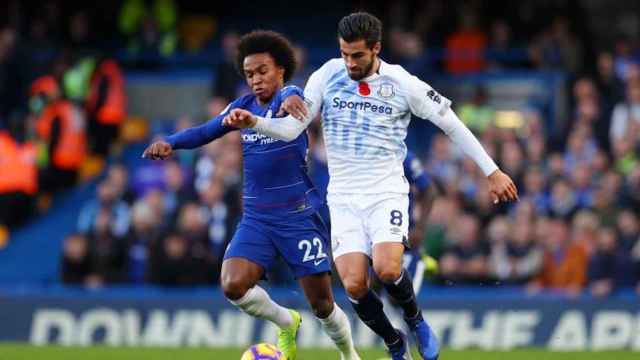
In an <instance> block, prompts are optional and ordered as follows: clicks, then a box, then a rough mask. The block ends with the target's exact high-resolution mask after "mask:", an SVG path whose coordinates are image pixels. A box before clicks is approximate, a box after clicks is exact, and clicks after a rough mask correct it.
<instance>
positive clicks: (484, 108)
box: [458, 86, 495, 133]
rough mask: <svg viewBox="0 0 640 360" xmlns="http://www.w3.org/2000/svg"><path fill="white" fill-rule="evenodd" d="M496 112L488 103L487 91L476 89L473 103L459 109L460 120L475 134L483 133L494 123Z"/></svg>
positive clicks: (479, 87)
mask: <svg viewBox="0 0 640 360" xmlns="http://www.w3.org/2000/svg"><path fill="white" fill-rule="evenodd" d="M494 113H495V110H494V108H493V106H491V105H489V103H488V96H487V89H485V88H484V87H482V86H478V87H476V89H475V91H474V93H473V97H472V98H471V101H470V102H468V103H464V104H462V106H460V108H459V109H458V115H459V116H460V120H462V122H464V123H465V125H467V127H469V129H471V130H472V131H473V132H475V133H482V132H484V130H485V129H486V128H487V126H489V125H491V123H492V122H493V116H494Z"/></svg>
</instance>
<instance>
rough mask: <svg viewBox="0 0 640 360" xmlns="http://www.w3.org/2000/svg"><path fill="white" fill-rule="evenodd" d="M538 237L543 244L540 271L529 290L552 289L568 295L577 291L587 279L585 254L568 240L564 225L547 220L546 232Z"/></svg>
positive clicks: (580, 289) (533, 291)
mask: <svg viewBox="0 0 640 360" xmlns="http://www.w3.org/2000/svg"><path fill="white" fill-rule="evenodd" d="M539 239H540V240H541V242H542V244H543V247H544V258H543V265H542V272H541V273H540V274H538V276H536V277H535V278H534V279H533V280H532V282H530V283H529V286H528V291H529V293H531V294H535V293H537V292H539V291H540V290H542V289H553V290H557V291H561V292H563V293H565V294H567V295H570V296H576V295H578V294H580V292H581V291H582V288H583V287H584V286H585V284H586V281H587V275H586V272H587V254H586V252H585V250H584V248H583V247H582V246H581V245H579V244H576V243H573V242H572V241H571V239H570V237H569V229H568V227H567V224H565V223H564V221H562V220H560V219H553V220H550V221H549V223H548V233H547V234H546V236H544V237H541V238H539Z"/></svg>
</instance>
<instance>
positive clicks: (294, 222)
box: [143, 30, 360, 360]
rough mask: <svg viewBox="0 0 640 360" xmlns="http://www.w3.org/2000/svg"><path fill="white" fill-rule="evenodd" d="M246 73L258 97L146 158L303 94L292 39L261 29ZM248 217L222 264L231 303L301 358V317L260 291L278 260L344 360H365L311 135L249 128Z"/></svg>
mask: <svg viewBox="0 0 640 360" xmlns="http://www.w3.org/2000/svg"><path fill="white" fill-rule="evenodd" d="M236 62H237V66H238V69H239V70H240V71H241V72H242V74H243V75H244V76H245V78H246V81H247V84H248V85H249V87H250V88H251V91H252V93H251V94H249V95H246V96H243V97H241V98H239V99H237V100H235V101H233V102H232V103H231V104H229V106H228V107H227V108H226V109H225V110H224V111H223V112H222V113H221V114H220V115H219V116H216V117H215V118H213V119H212V120H210V121H208V122H207V123H205V124H204V125H201V126H198V127H194V128H190V129H185V130H183V131H181V132H178V133H176V134H174V135H171V136H168V137H166V138H165V139H164V140H161V141H157V142H155V143H153V144H151V145H150V146H149V147H148V148H147V149H146V150H145V152H144V154H143V157H148V158H151V159H166V158H167V157H169V156H171V154H172V153H173V151H174V150H178V149H193V148H196V147H199V146H202V145H204V144H207V143H209V142H211V141H213V140H215V139H217V138H220V137H222V136H224V135H225V134H226V133H228V132H230V131H234V130H238V129H237V128H233V127H230V126H227V125H224V124H223V118H224V117H225V116H227V115H228V114H229V113H230V111H232V110H233V109H244V110H247V111H250V112H251V113H253V114H256V115H260V116H265V117H273V116H275V115H277V113H278V112H279V110H280V107H281V102H282V99H283V98H285V97H286V96H288V95H290V94H291V93H295V94H298V95H300V96H302V90H301V89H299V88H297V87H294V86H287V87H284V83H285V82H287V81H288V80H290V79H291V77H292V75H293V72H294V70H295V65H296V64H295V59H294V55H293V50H292V48H291V44H290V43H289V41H288V40H287V39H286V38H285V37H284V36H282V35H281V34H279V33H276V32H272V31H263V30H259V31H254V32H251V33H249V34H247V35H245V36H243V37H242V39H241V41H240V43H239V45H238V56H237V60H236ZM241 134H242V136H241V137H242V147H243V171H244V184H243V203H244V208H243V211H244V212H243V217H242V220H241V221H240V223H239V225H238V227H237V229H236V233H235V235H234V237H233V239H232V240H231V242H230V243H229V246H228V248H227V250H226V252H225V255H224V262H223V264H222V275H221V283H222V288H223V290H224V294H225V296H226V297H227V298H228V299H229V301H230V302H231V303H232V304H234V305H235V306H237V307H238V308H240V309H241V310H243V311H244V312H245V313H247V314H249V315H252V316H255V317H258V318H262V319H265V320H269V321H271V322H273V323H275V324H276V325H277V326H278V327H279V329H280V330H279V332H278V347H279V348H280V350H281V351H282V352H283V353H284V355H285V356H286V357H287V360H295V359H296V353H297V349H296V334H297V331H298V328H299V327H300V322H301V317H300V314H299V313H298V312H296V311H294V310H291V309H287V308H284V307H282V306H280V305H278V304H277V303H275V302H274V301H273V300H272V299H271V298H270V297H269V295H268V294H267V292H266V291H265V290H264V289H262V288H261V287H260V286H259V285H258V281H259V280H261V278H262V277H263V276H264V273H265V270H266V269H269V268H270V267H271V265H272V264H273V262H274V260H276V258H277V256H282V258H283V259H284V260H285V261H286V262H287V264H288V265H289V267H290V269H291V270H292V271H293V273H294V275H295V277H296V278H297V279H298V281H299V284H300V286H301V287H302V289H303V290H304V293H305V296H306V297H307V300H308V301H309V304H310V305H311V308H312V309H313V312H314V314H315V315H316V317H318V319H319V320H320V322H321V324H322V326H323V329H324V331H325V332H326V333H327V335H329V337H330V338H331V339H332V340H333V342H334V343H335V344H336V346H337V347H338V349H339V350H340V353H341V359H343V360H359V359H360V358H359V356H358V354H357V352H356V350H355V348H354V345H353V340H352V338H351V327H350V324H349V320H348V318H347V316H346V314H345V313H344V312H343V311H342V309H340V307H338V305H337V304H335V302H334V300H333V294H332V290H331V278H330V260H331V259H330V258H329V255H328V253H327V251H328V248H329V246H330V245H329V242H328V241H329V239H328V233H327V229H326V227H325V226H324V224H323V223H322V220H321V218H320V216H319V215H318V214H317V210H318V209H319V208H320V207H321V206H323V204H324V202H323V201H322V200H321V199H320V197H319V196H318V194H317V191H316V189H315V188H314V186H313V184H312V182H311V180H310V179H309V176H308V175H307V163H306V156H307V149H308V138H307V134H306V132H303V133H301V134H300V136H298V137H296V138H295V139H293V140H292V141H290V142H285V141H281V140H275V139H272V138H270V137H268V136H265V135H261V134H259V133H257V132H255V131H254V130H252V129H242V130H241Z"/></svg>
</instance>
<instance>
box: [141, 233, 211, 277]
mask: <svg viewBox="0 0 640 360" xmlns="http://www.w3.org/2000/svg"><path fill="white" fill-rule="evenodd" d="M210 273H211V271H210V269H209V268H207V266H206V263H204V262H203V261H198V259H194V258H193V256H192V254H191V251H190V244H189V243H188V241H187V240H186V239H184V238H183V237H182V236H180V235H177V234H169V235H167V236H166V237H164V239H163V240H162V243H161V244H159V246H158V247H157V248H156V250H155V251H153V252H152V254H151V261H150V267H149V275H148V278H149V281H150V282H151V283H152V284H157V285H163V286H193V285H204V284H206V283H208V281H207V279H208V277H209V276H210Z"/></svg>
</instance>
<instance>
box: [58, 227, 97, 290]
mask: <svg viewBox="0 0 640 360" xmlns="http://www.w3.org/2000/svg"><path fill="white" fill-rule="evenodd" d="M90 273H91V260H90V259H89V246H88V244H87V239H86V238H85V237H84V236H82V235H80V234H71V235H68V236H67V237H66V238H65V240H64V249H63V251H62V264H61V278H62V282H63V283H65V284H68V285H84V284H85V283H86V281H87V278H88V276H89V274H90Z"/></svg>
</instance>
